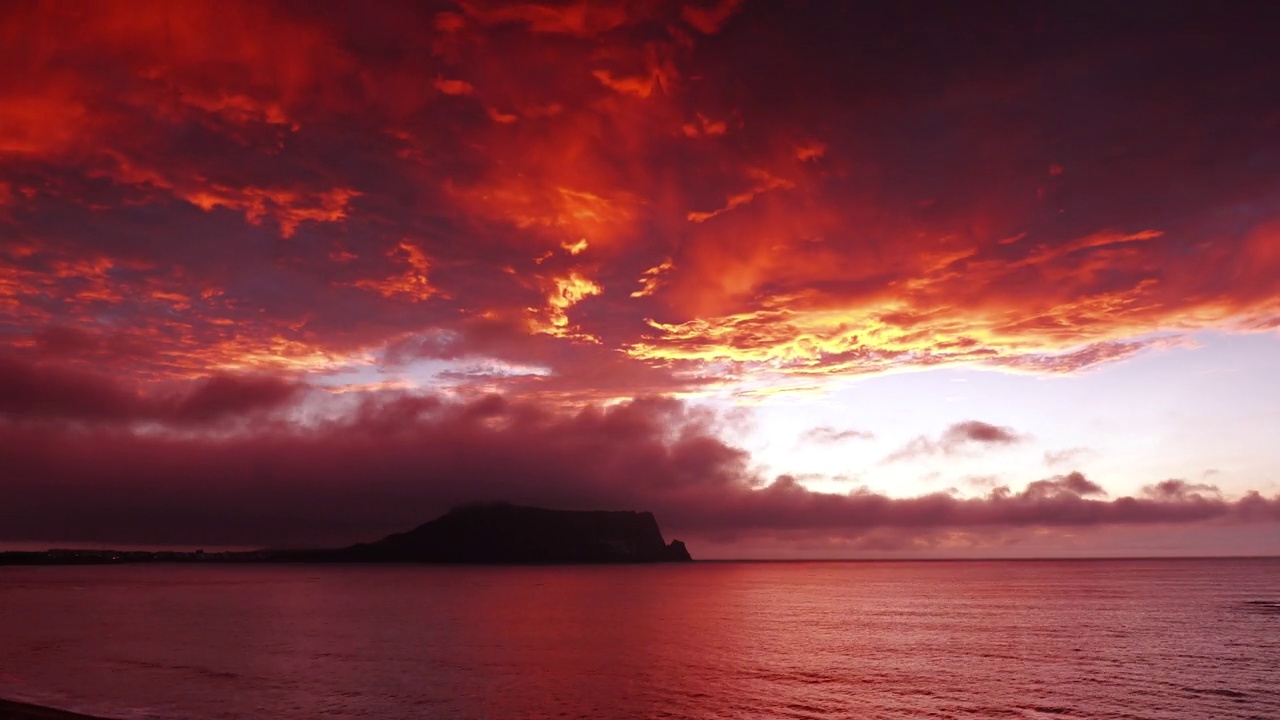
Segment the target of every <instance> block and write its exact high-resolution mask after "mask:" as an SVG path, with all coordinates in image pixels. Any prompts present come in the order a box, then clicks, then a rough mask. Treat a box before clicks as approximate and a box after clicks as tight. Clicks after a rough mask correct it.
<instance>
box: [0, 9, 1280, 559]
mask: <svg viewBox="0 0 1280 720" xmlns="http://www.w3.org/2000/svg"><path fill="white" fill-rule="evenodd" d="M894 7H895V6H893V5H885V6H876V5H863V4H857V3H822V2H796V3H789V2H788V3H783V2H765V1H763V0H717V1H714V2H710V1H709V2H690V3H679V2H630V1H627V0H617V1H613V0H600V1H596V0H590V1H589V0H577V1H576V2H559V1H557V2H551V1H547V2H518V1H517V2H504V1H499V0H455V1H454V2H429V3H381V2H380V3H365V4H359V5H351V6H342V5H337V6H332V5H329V4H319V5H316V6H314V7H313V6H312V4H307V3H301V4H299V3H279V2H248V1H244V2H242V1H240V0H225V1H222V2H203V1H193V2H150V1H149V0H139V1H138V2H131V3H127V4H125V3H80V2H57V1H54V2H35V1H28V0H21V1H19V2H11V3H7V4H6V5H5V7H4V9H3V10H0V64H2V65H3V67H5V68H6V72H4V73H3V74H2V75H0V468H4V469H3V470H0V496H2V497H3V502H0V545H3V544H4V543H19V542H22V543H28V542H37V541H49V542H67V541H90V542H113V543H138V544H157V543H176V544H182V545H195V544H199V543H208V544H211V545H216V544H224V545H235V546H245V545H255V544H294V545H300V546H305V545H315V544H323V543H335V542H353V541H356V540H361V539H365V538H369V537H377V536H380V535H381V534H385V533H386V532H389V531H394V530H399V529H402V528H405V527H411V526H413V525H414V524H416V523H418V522H420V521H422V520H424V519H427V518H429V517H432V516H433V515H434V514H436V513H438V512H439V511H441V510H443V509H445V508H448V507H449V506H451V505H454V504H457V503H463V502H469V501H476V500H510V501H512V502H518V503H528V504H536V505H545V506H550V507H561V508H566V509H589V508H605V509H646V510H653V511H654V512H655V513H657V514H658V516H659V517H661V518H662V519H663V527H664V529H665V530H668V531H669V532H668V534H669V535H674V536H678V537H681V538H684V539H686V540H690V541H694V540H700V541H701V542H702V545H701V547H702V548H705V550H704V551H703V552H702V557H714V556H717V555H719V556H727V557H742V556H748V557H801V556H803V557H809V556H823V557H833V556H838V557H846V556H861V555H868V554H869V555H889V556H898V555H930V556H934V555H1014V556H1018V555H1050V556H1052V555H1078V554H1097V553H1101V554H1112V555H1123V554H1157V555H1171V554H1190V555H1213V554H1275V553H1276V552H1280V444H1277V443H1276V441H1275V439H1274V437H1273V435H1274V434H1275V433H1274V431H1275V430H1276V429H1278V428H1280V378H1278V377H1277V371H1280V94H1278V93H1276V91H1275V89H1274V87H1273V85H1274V83H1275V75H1274V70H1275V68H1276V67H1277V60H1278V58H1277V52H1278V51H1277V44H1276V43H1275V38H1274V26H1272V27H1267V24H1266V23H1263V22H1259V21H1258V20H1257V19H1256V18H1253V17H1250V16H1249V13H1248V12H1246V11H1245V7H1244V5H1243V4H1242V5H1240V6H1237V7H1235V8H1226V9H1222V10H1221V11H1219V12H1212V13H1211V12H1208V11H1204V12H1201V11H1200V10H1192V9H1185V8H1181V7H1178V8H1173V7H1171V8H1167V9H1165V10H1164V11H1163V12H1162V13H1159V14H1156V15H1155V16H1153V15H1152V14H1151V13H1149V12H1145V13H1144V12H1140V11H1139V10H1137V9H1134V10H1132V11H1130V10H1128V9H1126V8H1125V7H1120V8H1112V11H1111V13H1110V14H1108V15H1105V16H1104V15H1102V14H1099V13H1097V12H1096V11H1093V10H1090V9H1088V8H1086V7H1083V6H1081V7H1076V6H1074V5H1071V4H1049V5H1041V4H1027V5H1025V6H1020V5H1011V6H1009V7H1008V8H1006V10H1007V12H1006V13H1005V14H1004V15H1001V16H1000V17H998V18H996V17H992V16H990V15H982V14H974V13H971V12H969V11H968V9H966V7H965V6H964V5H963V4H955V5H954V6H952V5H949V4H935V5H933V6H931V11H930V12H929V13H924V12H921V13H919V14H918V16H917V15H913V16H912V19H911V21H910V22H904V19H903V18H902V17H899V14H900V13H906V12H907V11H906V10H905V9H903V10H901V11H899V10H895V9H894ZM1127 13H1128V14H1127Z"/></svg>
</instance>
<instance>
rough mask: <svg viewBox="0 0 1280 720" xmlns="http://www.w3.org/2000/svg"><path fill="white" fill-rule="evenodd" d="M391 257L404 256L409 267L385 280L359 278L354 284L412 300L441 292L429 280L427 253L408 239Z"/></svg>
mask: <svg viewBox="0 0 1280 720" xmlns="http://www.w3.org/2000/svg"><path fill="white" fill-rule="evenodd" d="M387 255H388V256H390V257H402V258H403V259H404V262H406V263H408V265H409V268H408V269H407V270H405V271H404V273H402V274H400V275H396V276H393V277H389V278H386V279H384V280H357V281H356V282H354V283H353V284H354V285H355V286H356V287H358V288H364V289H366V290H372V291H374V292H376V293H378V294H380V295H382V296H383V297H395V296H398V295H404V296H406V297H407V298H408V299H409V300H410V301H412V302H420V301H422V300H427V299H429V298H432V297H435V296H437V295H439V294H440V291H439V290H437V289H436V288H434V287H432V286H431V283H430V282H429V281H428V280H427V271H428V270H429V269H430V268H431V263H430V261H429V260H428V259H427V256H426V253H424V252H422V250H421V249H420V248H419V247H417V246H416V245H413V244H411V243H409V242H407V241H402V242H401V243H400V244H399V245H397V246H396V247H395V248H394V249H393V250H392V251H391V252H389V253H387Z"/></svg>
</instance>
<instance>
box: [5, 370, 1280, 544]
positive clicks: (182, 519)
mask: <svg viewBox="0 0 1280 720" xmlns="http://www.w3.org/2000/svg"><path fill="white" fill-rule="evenodd" d="M204 387H205V388H208V387H210V386H204ZM51 394H54V393H51ZM184 397H186V398H188V399H187V400H186V401H185V402H180V403H177V404H176V405H172V406H170V407H173V408H177V409H174V410H171V411H169V412H168V413H167V414H164V415H155V416H152V419H153V420H154V421H155V422H158V423H159V425H158V426H150V427H141V426H134V427H132V428H131V427H130V426H126V425H119V424H107V423H96V424H88V425H86V424H84V423H81V422H79V420H80V419H82V417H83V416H82V415H79V416H78V415H74V414H71V413H69V412H65V411H64V412H63V413H62V415H60V416H58V417H56V418H54V417H49V416H46V417H44V418H35V417H32V416H30V415H28V414H18V415H14V414H9V415H7V416H6V417H5V419H3V420H0V423H3V430H4V432H3V433H0V462H3V464H4V467H5V468H6V469H7V470H6V478H7V480H6V488H5V490H6V502H5V503H4V505H3V507H0V520H2V522H0V528H3V531H2V532H0V539H4V540H45V541H49V542H71V541H90V540H92V541H95V542H146V543H175V544H176V543H181V544H188V543H226V544H323V543H340V542H351V541H356V540H361V539H367V538H370V537H376V536H378V535H380V534H381V533H386V532H391V531H395V530H401V529H403V528H405V527H409V526H412V525H414V524H415V523H418V522H421V521H423V520H424V519H426V518H429V517H431V516H433V515H434V514H436V513H438V512H441V511H442V510H444V509H446V508H448V507H450V506H452V505H455V504H458V503H463V502H469V501H487V500H508V501H513V502H518V503H530V504H537V505H547V506H553V507H563V508H582V509H585V508H617V509H625V508H645V509H650V510H653V511H654V512H656V513H658V515H659V517H661V518H662V520H663V523H664V527H667V528H668V530H669V532H672V533H675V532H679V533H681V534H687V535H690V536H707V537H711V536H717V537H723V536H726V535H734V536H742V537H744V538H750V537H759V536H762V535H770V534H776V533H784V534H787V533H790V534H793V535H794V536H795V537H796V538H805V537H809V538H811V537H814V536H816V535H820V534H825V535H829V536H830V535H839V536H842V537H847V538H851V539H856V538H861V537H866V536H867V535H868V533H873V532H880V531H892V532H893V533H896V534H897V535H898V536H899V537H900V538H904V539H905V538H911V537H924V536H929V535H932V534H935V533H937V532H941V531H944V530H956V531H964V532H970V533H987V532H999V531H1000V530H1001V529H1002V528H1004V529H1007V528H1069V527H1094V526H1109V525H1134V524H1138V525H1149V524H1185V523H1197V522H1210V521H1214V522H1229V523H1242V522H1276V521H1280V499H1278V498H1265V497H1263V496H1261V495H1258V494H1256V493H1250V494H1247V495H1245V496H1244V497H1242V498H1240V499H1235V500H1232V499H1228V498H1226V497H1224V496H1223V495H1222V494H1221V493H1220V492H1218V491H1217V489H1216V488H1214V487H1213V486H1209V485H1198V484H1188V483H1186V482H1184V481H1179V480H1169V481H1165V482H1161V483H1157V484H1155V485H1152V486H1151V487H1149V488H1147V489H1146V490H1145V491H1144V493H1143V494H1142V495H1141V496H1138V497H1121V498H1116V499H1106V497H1105V496H1106V493H1105V492H1104V491H1103V490H1102V488H1101V487H1099V486H1098V485H1097V484H1095V483H1093V482H1092V481H1090V480H1088V479H1087V478H1085V477H1084V476H1083V475H1081V474H1080V473H1071V474H1068V475H1061V476H1055V477H1052V478H1048V479H1044V480H1038V481H1035V482H1032V483H1030V484H1028V485H1027V487H1026V488H1025V489H1023V490H1021V491H1013V490H1010V489H1009V488H1008V487H1003V486H1002V487H997V488H995V489H993V490H991V491H990V492H989V493H988V494H986V495H984V496H981V497H974V498H962V497H958V496H956V495H953V494H945V493H944V494H932V495H924V496H920V497H914V498H893V497H888V496H885V495H882V494H878V493H873V492H870V491H867V490H855V491H853V492H850V493H847V494H827V493H818V492H813V491H811V490H808V489H806V488H805V487H804V486H803V485H802V484H801V482H800V481H799V480H798V479H797V478H796V477H794V476H788V475H783V476H779V477H777V478H776V479H774V480H772V481H766V480H765V479H764V478H762V477H761V476H760V475H759V473H758V471H757V470H755V469H754V468H753V465H752V463H751V458H750V456H749V454H748V453H747V452H746V451H744V450H742V449H741V448H738V447H735V446H733V445H732V444H730V443H728V442H726V441H725V440H724V439H723V438H722V437H721V434H720V433H721V431H722V429H723V422H724V421H723V420H722V419H721V418H719V417H717V416H716V415H714V414H712V413H710V412H708V411H706V410H703V409H699V408H696V407H691V406H689V405H686V404H684V403H681V402H679V401H675V400H669V399H659V398H650V399H640V400H634V401H630V402H626V403H621V404H616V405H612V406H609V407H599V406H587V407H583V408H581V409H578V410H573V411H568V410H555V409H551V408H550V407H548V406H545V405H540V404H537V403H531V402H527V401H520V400H512V399H508V398H504V397H501V396H496V395H490V396H484V397H478V398H475V399H472V400H465V401H459V400H451V399H447V398H443V397H440V396H435V395H423V394H418V393H411V392H403V391H397V390H381V391H378V392H375V393H369V394H365V395H362V396H359V397H356V398H351V397H349V396H347V395H345V394H344V395H340V396H330V397H329V399H328V400H325V403H327V404H321V405H319V406H317V405H311V407H312V410H313V412H314V413H315V417H314V418H313V419H312V420H311V421H309V422H302V423H299V422H280V421H279V420H276V419H272V418H270V417H267V418H262V417H259V419H258V420H257V421H255V422H253V423H251V424H249V425H241V426H224V427H223V429H222V430H220V431H219V432H216V433H192V432H188V431H185V430H184V428H188V427H189V423H190V422H192V421H195V420H207V419H209V418H215V417H219V418H230V417H234V416H237V415H243V414H247V413H252V412H253V411H254V406H253V404H252V403H247V402H244V401H242V400H239V399H237V397H238V396H237V395H236V393H225V392H217V391H215V390H207V391H205V392H202V391H199V390H198V391H196V392H194V393H190V394H188V395H185V396H184ZM214 397H217V398H227V397H230V399H229V400H222V401H218V402H214V401H212V400H210V399H208V398H214ZM308 402H311V401H308ZM68 449H73V450H74V451H73V452H68Z"/></svg>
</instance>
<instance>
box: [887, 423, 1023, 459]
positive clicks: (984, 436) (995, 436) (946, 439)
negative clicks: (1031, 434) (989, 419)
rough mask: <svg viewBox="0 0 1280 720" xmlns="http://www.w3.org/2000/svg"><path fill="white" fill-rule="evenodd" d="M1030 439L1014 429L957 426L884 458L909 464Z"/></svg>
mask: <svg viewBox="0 0 1280 720" xmlns="http://www.w3.org/2000/svg"><path fill="white" fill-rule="evenodd" d="M1026 439H1027V436H1025V435H1021V434H1019V433H1017V432H1015V431H1014V430H1013V429H1012V428H1008V427H1003V426H999V425H992V424H990V423H985V422H982V421H980V420H965V421H963V422H958V423H956V424H954V425H952V426H951V427H949V428H947V429H946V430H945V431H943V433H942V435H941V436H940V437H939V438H938V439H937V440H934V439H932V438H929V437H926V436H924V435H921V436H920V437H917V438H915V439H914V440H912V441H911V442H909V443H907V444H906V445H904V446H903V447H901V448H899V449H898V450H896V451H894V452H893V453H891V454H890V455H889V456H888V457H886V458H885V462H897V461H899V460H910V459H912V458H916V457H921V456H925V455H938V454H942V455H950V454H952V453H955V452H958V451H961V450H963V449H964V448H966V447H972V446H975V445H976V446H999V445H1013V444H1015V443H1019V442H1023V441H1024V440H1026Z"/></svg>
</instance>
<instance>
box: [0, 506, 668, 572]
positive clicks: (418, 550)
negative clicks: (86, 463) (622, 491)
mask: <svg viewBox="0 0 1280 720" xmlns="http://www.w3.org/2000/svg"><path fill="white" fill-rule="evenodd" d="M692 559H693V558H691V557H690V556H689V551H688V549H686V548H685V546H684V543H682V542H680V541H679V540H673V541H672V542H671V543H670V544H668V543H667V542H666V541H665V540H664V539H663V537H662V531H661V530H660V529H659V528H658V521H657V519H655V518H654V516H653V513H649V512H634V511H607V510H588V511H578V510H548V509H546V508H536V507H525V506H520V505H510V504H507V503H492V504H483V505H464V506H461V507H457V508H454V509H453V510H450V511H449V512H447V513H445V514H444V515H442V516H441V517H439V518H436V519H435V520H432V521H430V522H428V523H425V524H423V525H420V526H418V527H416V528H414V529H413V530H410V531H408V532H403V533H396V534H394V535H389V536H387V537H385V538H383V539H381V540H377V541H375V542H370V543H360V544H357V545H351V546H349V547H344V548H333V549H318V550H251V551H226V552H204V551H203V550H196V551H177V550H87V549H51V550H42V551H31V552H0V565H103V564H113V563H144V562H177V563H186V562H218V563H253V562H266V563H280V562H338V563H383V562H406V563H413V562H417V563H439V564H449V563H456V564H511V565H520V564H569V563H584V564H585V563H654V562H688V561H691V560H692Z"/></svg>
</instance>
